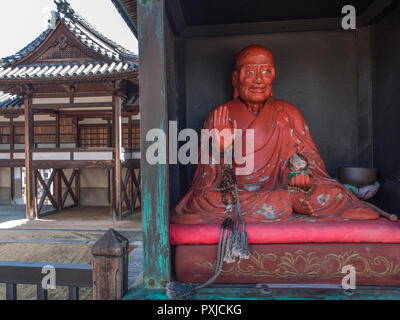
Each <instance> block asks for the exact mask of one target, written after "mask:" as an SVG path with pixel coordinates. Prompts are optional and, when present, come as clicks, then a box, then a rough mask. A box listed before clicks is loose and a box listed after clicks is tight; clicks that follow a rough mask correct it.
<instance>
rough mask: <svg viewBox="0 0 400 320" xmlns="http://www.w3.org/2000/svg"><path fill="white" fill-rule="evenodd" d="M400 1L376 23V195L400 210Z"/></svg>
mask: <svg viewBox="0 0 400 320" xmlns="http://www.w3.org/2000/svg"><path fill="white" fill-rule="evenodd" d="M399 39H400V5H399V6H397V7H395V8H392V9H391V10H390V11H389V12H386V14H383V15H382V17H380V19H379V20H378V21H377V22H376V23H375V24H374V26H373V57H374V60H373V61H374V64H373V66H374V68H373V70H374V73H373V74H374V77H373V95H374V98H373V131H374V166H376V167H377V168H378V174H379V180H380V181H381V182H382V183H383V184H382V189H381V191H380V192H379V194H378V197H377V199H376V201H377V204H378V205H380V206H381V207H382V208H383V209H386V210H388V211H392V212H394V213H397V214H400V201H399V199H400V125H399V119H400V95H399V83H400V42H399Z"/></svg>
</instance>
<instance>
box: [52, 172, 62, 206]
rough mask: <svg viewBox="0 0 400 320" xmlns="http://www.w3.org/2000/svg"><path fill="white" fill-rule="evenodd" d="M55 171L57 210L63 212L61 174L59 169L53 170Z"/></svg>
mask: <svg viewBox="0 0 400 320" xmlns="http://www.w3.org/2000/svg"><path fill="white" fill-rule="evenodd" d="M53 170H55V171H56V172H55V174H54V182H53V183H54V198H55V200H56V202H57V210H58V211H61V210H62V207H61V205H62V196H61V191H62V190H61V189H62V188H61V174H60V170H59V169H53Z"/></svg>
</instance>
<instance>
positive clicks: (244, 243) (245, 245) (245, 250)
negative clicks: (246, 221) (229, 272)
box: [238, 229, 250, 259]
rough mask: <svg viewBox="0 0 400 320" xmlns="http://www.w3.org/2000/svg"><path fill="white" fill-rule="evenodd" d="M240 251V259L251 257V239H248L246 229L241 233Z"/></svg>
mask: <svg viewBox="0 0 400 320" xmlns="http://www.w3.org/2000/svg"><path fill="white" fill-rule="evenodd" d="M238 253H239V257H240V259H250V250H249V241H248V239H247V232H246V231H245V230H244V229H243V230H242V232H241V233H240V239H239V245H238Z"/></svg>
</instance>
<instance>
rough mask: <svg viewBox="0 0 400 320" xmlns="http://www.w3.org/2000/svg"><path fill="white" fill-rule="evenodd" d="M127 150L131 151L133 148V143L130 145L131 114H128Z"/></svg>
mask: <svg viewBox="0 0 400 320" xmlns="http://www.w3.org/2000/svg"><path fill="white" fill-rule="evenodd" d="M128 117H129V118H128V148H129V149H131V150H132V148H133V143H132V125H133V122H132V114H131V113H129V114H128Z"/></svg>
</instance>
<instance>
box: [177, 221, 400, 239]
mask: <svg viewBox="0 0 400 320" xmlns="http://www.w3.org/2000/svg"><path fill="white" fill-rule="evenodd" d="M246 230H247V234H248V239H249V243H250V244H268V243H310V242H317V243H329V242H342V243H359V242H368V243H400V221H397V222H392V221H389V220H387V219H385V218H380V219H378V220H366V221H340V222H318V223H313V222H298V223H288V222H276V223H254V224H247V225H246ZM219 233H220V225H216V224H198V225H178V224H172V225H171V226H170V240H171V244H173V245H177V244H216V243H218V238H219Z"/></svg>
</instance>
